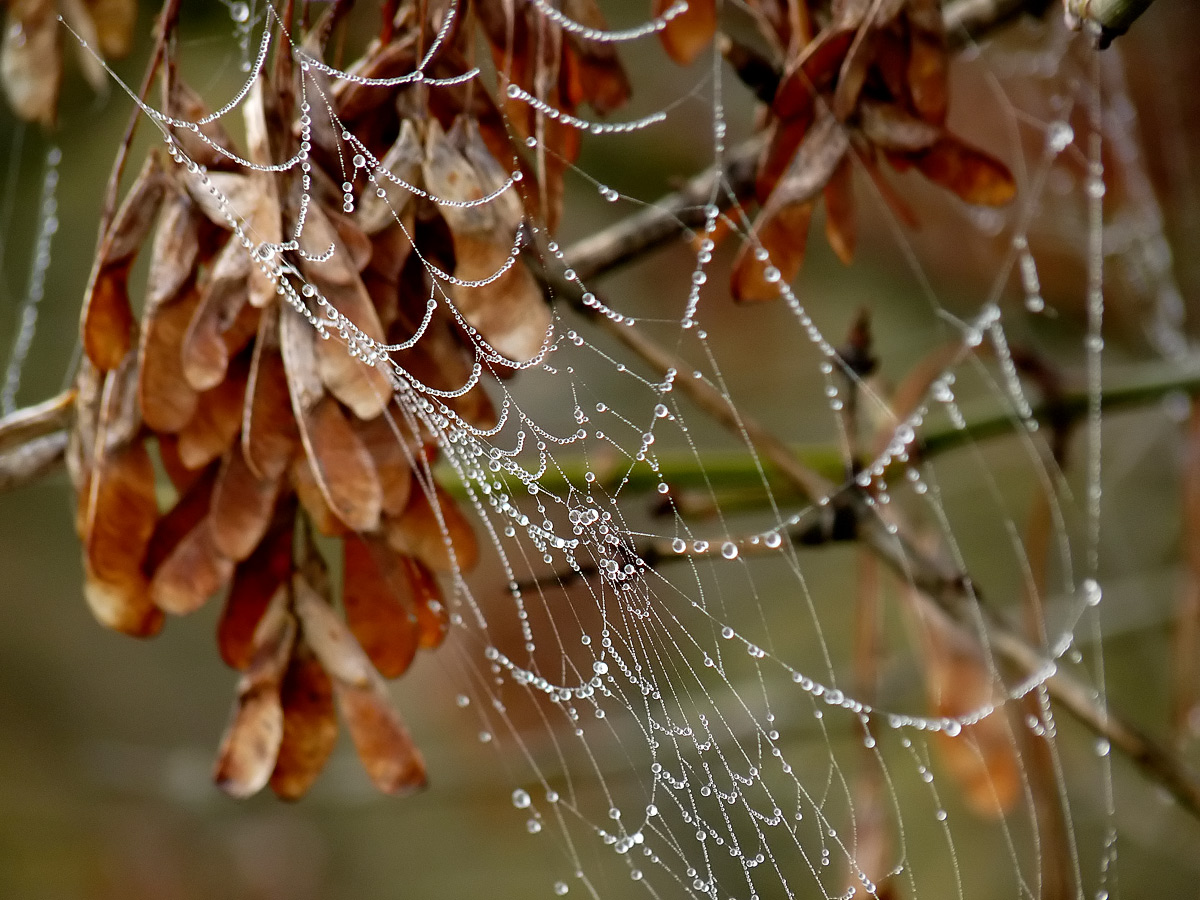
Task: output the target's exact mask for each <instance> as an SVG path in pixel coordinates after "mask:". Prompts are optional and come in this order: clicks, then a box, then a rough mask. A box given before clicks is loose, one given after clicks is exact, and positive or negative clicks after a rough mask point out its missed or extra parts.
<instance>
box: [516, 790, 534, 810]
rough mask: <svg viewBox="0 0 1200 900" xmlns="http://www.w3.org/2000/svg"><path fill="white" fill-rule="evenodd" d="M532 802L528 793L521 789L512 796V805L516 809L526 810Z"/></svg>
mask: <svg viewBox="0 0 1200 900" xmlns="http://www.w3.org/2000/svg"><path fill="white" fill-rule="evenodd" d="M532 802H533V801H532V800H530V798H529V792H528V791H526V790H524V789H523V788H517V789H516V790H515V791H513V794H512V804H513V806H515V807H516V808H517V809H527V808H528V807H529V804H530V803H532Z"/></svg>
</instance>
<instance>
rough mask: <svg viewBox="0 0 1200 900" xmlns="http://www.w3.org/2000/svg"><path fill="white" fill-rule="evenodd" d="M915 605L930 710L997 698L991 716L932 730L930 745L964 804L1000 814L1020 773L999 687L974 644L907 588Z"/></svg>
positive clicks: (958, 708)
mask: <svg viewBox="0 0 1200 900" xmlns="http://www.w3.org/2000/svg"><path fill="white" fill-rule="evenodd" d="M907 593H908V595H909V603H910V604H911V608H913V609H916V610H918V616H919V618H920V622H919V626H918V627H919V628H920V631H921V634H920V640H921V644H922V646H923V649H924V654H925V665H924V670H925V683H926V689H927V691H928V693H929V698H930V703H931V705H932V707H933V715H935V716H940V717H947V718H958V717H961V716H966V715H969V714H970V713H972V712H974V711H975V710H977V709H979V708H980V707H983V706H986V705H990V704H996V705H997V706H998V708H997V709H996V711H994V712H993V713H992V714H991V715H990V716H987V717H986V718H984V719H981V720H979V721H978V722H974V723H970V724H967V725H963V726H962V730H961V733H959V734H957V735H954V736H951V735H950V734H947V733H946V732H944V731H938V732H936V733H935V734H934V745H935V746H936V747H937V749H938V753H939V755H940V756H941V758H942V761H943V763H944V764H945V766H946V768H947V769H949V771H950V774H951V775H952V776H953V777H954V778H955V780H956V781H957V782H958V784H959V786H960V788H961V789H962V792H963V798H964V800H965V802H966V804H967V805H968V806H969V807H970V808H971V809H972V810H973V811H974V812H976V813H977V814H979V815H981V816H984V817H987V818H1000V817H1002V816H1003V815H1004V814H1005V813H1007V812H1008V811H1009V810H1010V809H1012V807H1013V805H1014V804H1015V803H1016V802H1017V800H1018V799H1019V797H1020V795H1021V791H1022V784H1023V775H1022V769H1021V761H1020V758H1019V756H1018V754H1017V746H1016V743H1015V740H1014V737H1013V732H1012V729H1011V727H1010V724H1009V722H1008V719H1007V717H1006V713H1005V707H1004V705H1003V701H1004V689H1003V686H1002V685H997V684H995V683H994V682H993V679H992V677H991V675H990V674H989V672H988V668H987V664H986V663H985V661H984V659H983V656H982V654H981V651H980V649H979V647H978V646H977V645H976V644H975V643H974V642H973V641H972V640H971V639H970V638H969V637H967V636H966V635H965V634H963V633H962V632H960V631H958V630H957V629H956V626H955V625H953V624H952V623H951V622H949V620H947V619H946V618H945V615H944V614H943V613H941V612H940V611H939V610H937V609H936V608H935V607H933V606H931V605H930V604H928V603H927V602H925V601H924V598H922V597H921V596H919V595H917V594H916V593H915V591H914V590H912V589H911V588H910V589H907Z"/></svg>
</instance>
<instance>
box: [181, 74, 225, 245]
mask: <svg viewBox="0 0 1200 900" xmlns="http://www.w3.org/2000/svg"><path fill="white" fill-rule="evenodd" d="M170 92H171V93H170V96H169V98H168V99H169V101H170V103H169V106H170V108H171V115H172V116H174V117H175V118H177V119H183V120H185V121H188V122H198V121H199V120H200V119H203V118H205V117H206V116H207V115H208V114H209V112H210V110H209V109H208V107H207V106H206V105H205V103H204V100H203V99H202V98H201V97H200V95H199V94H197V93H196V92H195V91H193V90H192V89H191V87H189V86H188V84H187V82H185V81H184V80H183V79H182V78H180V77H179V73H178V71H176V72H175V74H174V76H173V77H172V78H171V86H170ZM200 133H201V134H203V135H204V137H206V138H208V140H209V141H211V142H212V143H214V144H216V145H217V146H219V147H222V148H223V149H224V150H225V151H226V152H227V153H233V152H234V149H233V142H232V141H230V139H229V135H228V134H226V132H225V128H224V127H223V126H222V125H221V122H220V120H219V119H215V120H213V121H211V122H206V123H205V124H203V125H201V126H200ZM171 136H172V137H173V138H174V139H175V143H176V144H178V146H179V149H180V150H182V151H183V152H184V154H185V155H186V156H187V157H188V158H189V159H191V160H192V161H194V162H196V163H198V164H199V165H202V166H206V167H207V168H208V169H210V170H215V169H230V168H233V167H234V165H235V163H234V162H233V160H231V159H230V158H229V157H228V156H227V155H225V154H224V153H221V152H220V151H218V150H216V149H214V148H213V147H212V146H211V144H209V143H206V142H205V141H203V140H201V138H200V135H197V134H196V132H195V131H193V130H192V129H190V128H172V129H171ZM213 174H214V173H213V172H211V171H210V172H209V177H210V178H211V177H212V176H213ZM187 180H188V182H189V184H188V189H189V190H191V188H192V184H191V182H192V180H193V179H191V178H189V179H187ZM200 189H201V190H202V191H204V192H205V193H207V190H206V189H205V188H203V187H202V186H200ZM208 199H209V200H212V196H211V195H210V196H209V197H208ZM201 205H202V206H203V201H202V202H201ZM217 224H218V225H220V226H221V227H223V228H224V227H227V226H226V223H225V221H224V219H222V220H221V221H219V222H217Z"/></svg>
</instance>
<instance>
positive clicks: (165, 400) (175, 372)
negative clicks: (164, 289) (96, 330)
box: [138, 286, 200, 433]
mask: <svg viewBox="0 0 1200 900" xmlns="http://www.w3.org/2000/svg"><path fill="white" fill-rule="evenodd" d="M199 302H200V294H199V292H198V291H197V290H196V289H195V287H194V286H189V287H188V290H187V291H186V293H184V294H183V295H182V296H180V297H177V298H176V299H174V300H172V301H170V302H167V303H158V304H155V305H154V306H153V307H151V308H150V309H147V311H146V316H145V324H144V327H143V328H142V334H141V341H140V347H139V350H138V366H139V371H138V401H139V403H140V404H141V408H142V418H143V419H144V420H145V422H146V424H147V425H148V426H149V427H150V428H153V429H154V430H155V431H158V432H170V433H175V432H178V431H180V430H182V429H183V427H184V426H185V425H187V424H188V422H190V421H191V420H192V418H193V417H194V416H195V414H196V404H197V401H198V399H199V396H200V395H199V393H198V392H197V391H196V390H195V389H194V388H193V387H192V386H191V385H190V384H189V383H188V380H187V378H186V377H185V376H184V373H183V360H182V347H183V338H184V335H185V334H186V333H187V327H188V323H189V322H190V321H191V319H192V315H193V314H194V312H195V309H196V307H197V305H198V304H199Z"/></svg>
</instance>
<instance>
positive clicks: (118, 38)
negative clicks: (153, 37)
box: [85, 0, 137, 59]
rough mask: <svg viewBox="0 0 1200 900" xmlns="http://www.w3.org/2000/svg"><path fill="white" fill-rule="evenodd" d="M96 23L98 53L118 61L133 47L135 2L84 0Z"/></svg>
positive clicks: (129, 0) (127, 0) (135, 22)
mask: <svg viewBox="0 0 1200 900" xmlns="http://www.w3.org/2000/svg"><path fill="white" fill-rule="evenodd" d="M85 2H86V3H87V6H88V9H89V10H91V13H92V19H93V20H94V21H95V23H96V35H97V42H98V44H99V47H100V52H101V53H102V54H103V55H104V56H105V57H106V58H108V59H120V58H121V57H122V56H125V55H126V54H128V53H129V51H130V49H131V48H132V47H133V29H134V26H135V25H136V24H137V0H85Z"/></svg>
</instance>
